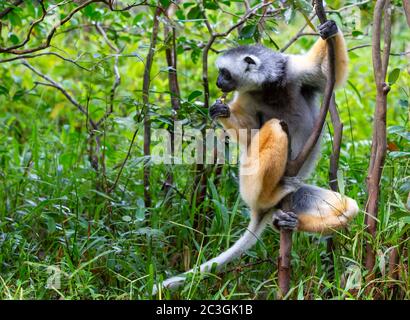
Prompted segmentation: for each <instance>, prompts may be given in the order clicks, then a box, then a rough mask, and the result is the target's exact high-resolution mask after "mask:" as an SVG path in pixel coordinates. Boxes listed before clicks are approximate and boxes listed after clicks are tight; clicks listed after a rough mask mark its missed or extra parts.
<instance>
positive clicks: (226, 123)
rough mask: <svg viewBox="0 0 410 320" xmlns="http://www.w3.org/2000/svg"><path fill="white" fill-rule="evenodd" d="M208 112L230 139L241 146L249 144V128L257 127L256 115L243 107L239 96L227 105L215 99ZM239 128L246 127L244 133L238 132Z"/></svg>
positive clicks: (250, 136)
mask: <svg viewBox="0 0 410 320" xmlns="http://www.w3.org/2000/svg"><path fill="white" fill-rule="evenodd" d="M210 114H211V117H212V118H213V119H215V118H217V119H218V121H219V122H220V123H221V124H222V125H223V127H224V129H225V130H226V131H227V132H228V134H229V135H230V137H231V138H232V139H234V140H235V141H237V142H239V143H240V144H241V145H243V146H247V145H249V143H250V141H251V138H252V135H251V129H255V128H259V123H257V117H256V116H254V115H252V114H251V113H250V112H249V110H245V109H244V107H243V103H242V102H241V101H240V99H239V98H236V99H235V100H234V101H232V102H231V103H230V104H229V106H228V105H226V104H225V103H223V102H222V101H221V100H217V101H216V102H215V104H213V105H212V106H211V108H210ZM240 129H242V130H244V129H246V130H247V131H246V135H245V134H244V133H245V132H242V133H240ZM232 131H233V132H232Z"/></svg>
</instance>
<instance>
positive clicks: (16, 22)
mask: <svg viewBox="0 0 410 320" xmlns="http://www.w3.org/2000/svg"><path fill="white" fill-rule="evenodd" d="M7 18H8V19H9V21H10V22H11V25H12V26H19V27H20V26H21V25H22V23H21V18H20V16H19V15H18V14H16V13H15V12H13V11H11V12H9V14H8V15H7Z"/></svg>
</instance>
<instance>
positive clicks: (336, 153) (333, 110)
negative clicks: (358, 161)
mask: <svg viewBox="0 0 410 320" xmlns="http://www.w3.org/2000/svg"><path fill="white" fill-rule="evenodd" d="M329 111H330V118H331V120H332V125H333V143H332V153H331V155H330V166H329V185H330V189H332V190H333V191H338V184H337V170H338V168H339V157H340V147H341V143H342V137H343V123H341V121H340V116H339V112H338V111H337V107H336V101H335V96H334V95H333V97H332V100H331V101H330V107H329Z"/></svg>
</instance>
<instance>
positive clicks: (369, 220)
mask: <svg viewBox="0 0 410 320" xmlns="http://www.w3.org/2000/svg"><path fill="white" fill-rule="evenodd" d="M383 12H384V13H385V19H384V42H385V46H384V53H383V57H382V56H381V50H380V42H381V25H382V15H383ZM390 15H391V12H390V1H389V0H378V1H377V2H376V7H375V9H374V22H373V33H372V60H373V71H374V78H375V82H376V90H377V93H376V108H375V111H374V123H373V139H372V149H371V160H370V165H369V169H368V174H367V178H366V182H367V191H368V198H367V202H366V203H367V205H366V212H367V215H366V224H367V231H368V232H369V233H370V235H371V237H372V238H373V239H374V238H375V237H376V230H377V224H376V219H377V213H378V201H379V188H380V186H379V184H380V179H381V174H382V170H383V165H384V159H385V156H386V111H387V94H388V92H389V90H390V88H389V86H388V85H387V84H386V83H385V78H386V73H387V66H388V62H389V52H390V42H391V39H390V31H391V21H390ZM375 260H376V259H375V252H374V250H373V246H372V244H371V243H370V242H369V241H368V242H367V243H366V261H365V264H366V268H367V270H368V271H369V276H368V280H371V279H373V278H374V273H373V272H374V265H375Z"/></svg>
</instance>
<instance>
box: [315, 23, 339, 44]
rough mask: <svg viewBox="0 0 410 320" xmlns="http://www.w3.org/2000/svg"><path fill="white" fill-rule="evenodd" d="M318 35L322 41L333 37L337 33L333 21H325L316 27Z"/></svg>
mask: <svg viewBox="0 0 410 320" xmlns="http://www.w3.org/2000/svg"><path fill="white" fill-rule="evenodd" d="M318 30H319V35H320V37H321V38H322V39H323V40H326V39H329V38H331V37H333V36H335V35H336V34H337V32H338V28H337V25H336V22H334V21H333V20H327V21H326V22H325V23H323V24H321V25H319V26H318Z"/></svg>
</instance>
